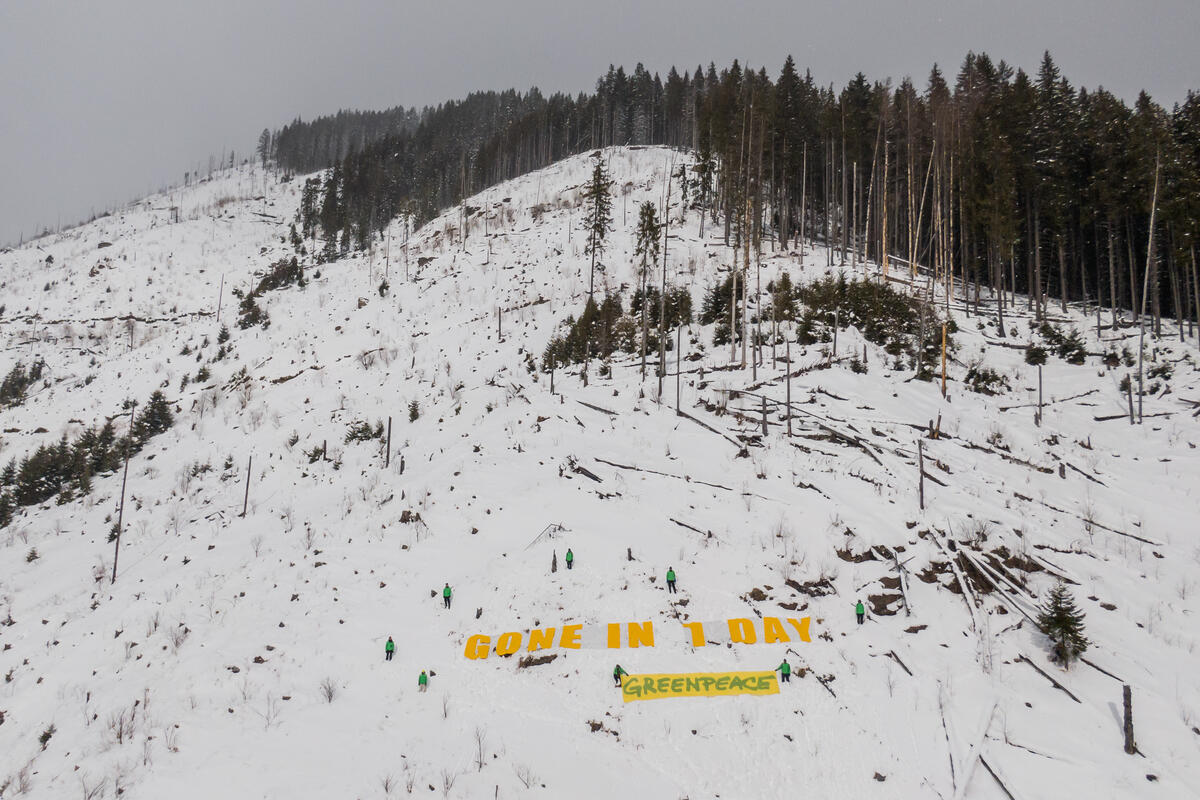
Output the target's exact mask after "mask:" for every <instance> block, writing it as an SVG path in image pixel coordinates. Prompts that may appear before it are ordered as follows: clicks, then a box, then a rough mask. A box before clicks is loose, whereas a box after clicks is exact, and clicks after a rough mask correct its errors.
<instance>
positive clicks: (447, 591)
mask: <svg viewBox="0 0 1200 800" xmlns="http://www.w3.org/2000/svg"><path fill="white" fill-rule="evenodd" d="M449 596H450V587H449V586H447V587H446V588H445V589H442V597H449Z"/></svg>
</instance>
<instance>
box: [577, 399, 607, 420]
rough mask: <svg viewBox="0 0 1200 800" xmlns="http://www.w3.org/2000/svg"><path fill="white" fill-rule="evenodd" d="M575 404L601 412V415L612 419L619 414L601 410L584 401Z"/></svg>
mask: <svg viewBox="0 0 1200 800" xmlns="http://www.w3.org/2000/svg"><path fill="white" fill-rule="evenodd" d="M575 402H576V403H579V405H581V406H586V407H587V408H590V409H591V410H592V411H599V412H600V413H601V414H608V415H609V416H610V417H615V416H617V412H615V411H609V410H608V409H607V408H601V407H600V406H594V405H592V404H591V403H585V402H584V401H582V400H576V401H575Z"/></svg>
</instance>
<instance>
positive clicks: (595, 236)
mask: <svg viewBox="0 0 1200 800" xmlns="http://www.w3.org/2000/svg"><path fill="white" fill-rule="evenodd" d="M612 184H613V182H612V179H611V178H610V177H609V176H608V169H607V167H606V166H605V165H604V160H603V159H600V158H598V159H596V166H595V168H594V169H593V170H592V180H591V181H590V182H589V183H588V187H587V189H586V190H584V193H583V199H584V202H585V203H587V213H586V214H585V215H584V218H583V228H584V230H586V231H587V245H586V246H585V247H584V249H583V252H584V253H585V254H588V255H590V256H591V257H592V267H591V272H590V273H589V274H588V297H591V296H592V295H593V294H594V293H595V288H596V259H597V258H599V257H600V256H602V255H603V254H604V248H605V244H604V238H605V237H606V236H607V235H608V232H609V231H611V230H612V194H611V193H612ZM600 269H602V270H603V269H604V265H603V264H601V265H600Z"/></svg>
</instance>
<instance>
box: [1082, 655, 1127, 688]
mask: <svg viewBox="0 0 1200 800" xmlns="http://www.w3.org/2000/svg"><path fill="white" fill-rule="evenodd" d="M1079 660H1080V661H1082V662H1083V663H1084V664H1087V665H1088V666H1089V667H1091V668H1092V669H1094V670H1096V671H1097V672H1099V673H1101V674H1103V675H1107V676H1108V677H1110V678H1112V679H1113V680H1114V681H1118V682H1119V683H1125V681H1123V680H1122V679H1121V678H1118V677H1117V676H1116V675H1113V674H1112V673H1111V672H1109V671H1108V670H1106V669H1105V668H1104V667H1101V666H1097V665H1096V664H1094V663H1092V662H1091V661H1088V660H1087V659H1086V658H1084V657H1083V656H1080V657H1079Z"/></svg>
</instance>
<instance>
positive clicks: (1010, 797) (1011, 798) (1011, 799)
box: [979, 756, 1017, 800]
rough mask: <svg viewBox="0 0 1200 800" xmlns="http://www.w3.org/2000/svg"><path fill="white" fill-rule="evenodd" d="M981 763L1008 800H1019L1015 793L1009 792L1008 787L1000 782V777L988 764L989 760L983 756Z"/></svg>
mask: <svg viewBox="0 0 1200 800" xmlns="http://www.w3.org/2000/svg"><path fill="white" fill-rule="evenodd" d="M979 763H980V764H983V768H984V769H986V770H987V771H988V774H989V775H991V776H992V778H993V779H994V780H995V781H996V783H997V784H998V785H999V786H1000V790H1001V791H1002V792H1004V795H1005V797H1007V798H1008V800H1017V798H1016V796H1015V795H1013V793H1012V792H1011V791H1009V789H1008V787H1007V786H1005V785H1004V781H1002V780H1000V776H999V775H997V774H996V770H994V769H992V767H991V765H990V764H988V762H987V759H985V758H984V757H983V756H980V757H979Z"/></svg>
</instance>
